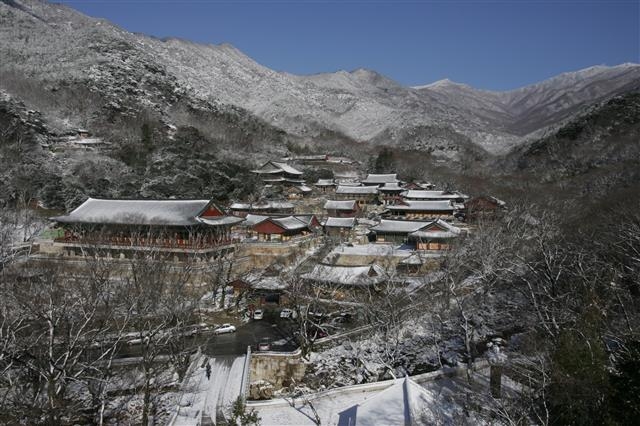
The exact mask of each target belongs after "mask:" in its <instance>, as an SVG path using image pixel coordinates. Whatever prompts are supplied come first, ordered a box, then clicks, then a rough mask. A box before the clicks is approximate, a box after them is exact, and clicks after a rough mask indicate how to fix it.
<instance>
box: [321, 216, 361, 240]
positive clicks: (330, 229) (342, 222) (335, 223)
mask: <svg viewBox="0 0 640 426" xmlns="http://www.w3.org/2000/svg"><path fill="white" fill-rule="evenodd" d="M355 226H356V219H355V218H353V217H329V218H327V220H326V221H325V222H324V225H323V227H324V233H325V234H326V235H328V236H330V237H339V238H348V237H349V236H350V235H351V233H352V231H353V228H354V227H355Z"/></svg>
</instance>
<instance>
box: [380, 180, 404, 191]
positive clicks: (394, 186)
mask: <svg viewBox="0 0 640 426" xmlns="http://www.w3.org/2000/svg"><path fill="white" fill-rule="evenodd" d="M403 189H404V188H402V187H401V186H400V185H399V184H398V183H397V182H391V183H385V184H384V185H382V186H381V187H379V188H378V190H379V191H383V192H384V191H402V190H403Z"/></svg>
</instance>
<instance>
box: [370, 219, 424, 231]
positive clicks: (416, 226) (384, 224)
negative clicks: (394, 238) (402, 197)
mask: <svg viewBox="0 0 640 426" xmlns="http://www.w3.org/2000/svg"><path fill="white" fill-rule="evenodd" d="M427 225H429V223H428V222H413V221H410V220H387V219H382V220H381V221H380V223H379V224H377V225H376V226H373V227H371V230H372V231H376V232H382V233H385V232H386V233H396V234H409V233H411V232H415V231H419V230H421V229H422V228H425V227H426V226H427Z"/></svg>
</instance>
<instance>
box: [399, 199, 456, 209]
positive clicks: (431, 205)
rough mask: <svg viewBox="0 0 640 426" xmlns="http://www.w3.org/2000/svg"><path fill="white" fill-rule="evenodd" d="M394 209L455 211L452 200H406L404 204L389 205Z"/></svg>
mask: <svg viewBox="0 0 640 426" xmlns="http://www.w3.org/2000/svg"><path fill="white" fill-rule="evenodd" d="M387 209H389V210H392V211H396V210H397V211H453V210H454V207H453V205H452V204H451V201H450V200H445V201H412V200H404V201H403V202H402V204H398V205H395V206H388V207H387Z"/></svg>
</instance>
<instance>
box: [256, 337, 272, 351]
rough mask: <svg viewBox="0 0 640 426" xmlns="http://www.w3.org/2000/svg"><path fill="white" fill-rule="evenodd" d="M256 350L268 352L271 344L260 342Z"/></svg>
mask: <svg viewBox="0 0 640 426" xmlns="http://www.w3.org/2000/svg"><path fill="white" fill-rule="evenodd" d="M258 350H259V351H270V350H271V343H270V342H269V341H268V340H261V341H260V342H259V343H258Z"/></svg>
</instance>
